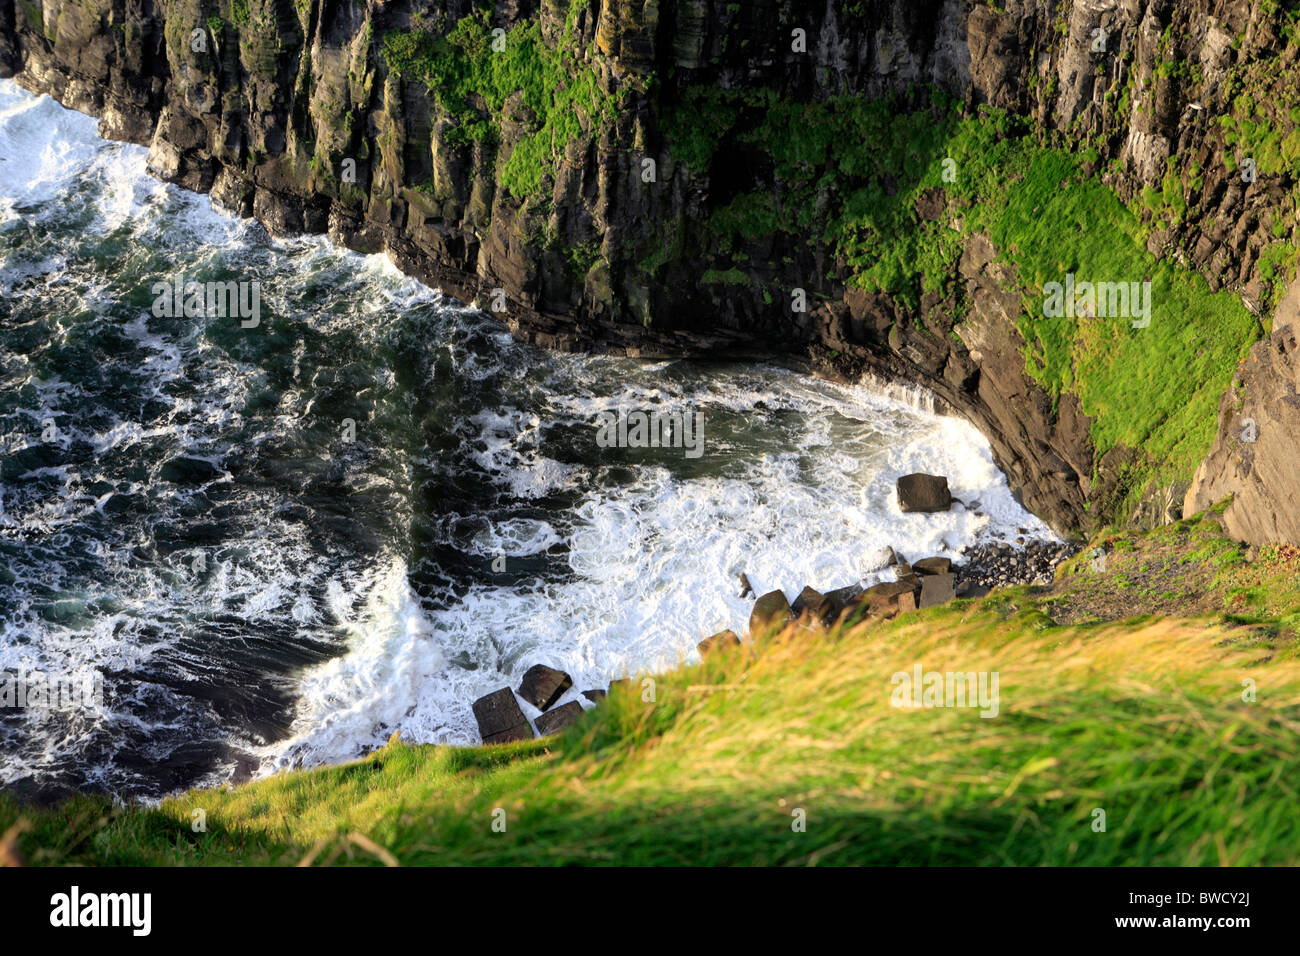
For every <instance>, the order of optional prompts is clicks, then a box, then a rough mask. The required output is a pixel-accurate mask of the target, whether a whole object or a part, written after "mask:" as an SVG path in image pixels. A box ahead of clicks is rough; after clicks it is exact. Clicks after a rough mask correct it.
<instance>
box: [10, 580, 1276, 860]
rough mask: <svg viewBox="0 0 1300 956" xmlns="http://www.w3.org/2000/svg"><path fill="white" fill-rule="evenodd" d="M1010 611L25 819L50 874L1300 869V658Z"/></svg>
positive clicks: (32, 854)
mask: <svg viewBox="0 0 1300 956" xmlns="http://www.w3.org/2000/svg"><path fill="white" fill-rule="evenodd" d="M1008 613H1010V612H1009V610H1008V604H1007V603H1006V602H999V601H991V602H987V603H986V605H984V606H973V605H970V604H964V603H963V604H958V605H954V606H951V607H949V608H944V609H936V610H933V611H928V612H922V613H920V614H913V615H906V616H905V617H903V618H901V619H900V620H898V621H896V622H892V623H888V624H875V625H867V626H865V627H862V626H860V627H857V628H855V629H853V630H851V631H849V632H845V633H834V634H830V635H815V634H813V633H811V632H807V631H794V632H791V633H788V634H786V635H784V636H781V637H779V638H771V639H765V640H762V641H760V642H759V644H757V645H755V646H754V647H753V648H749V647H747V648H744V649H742V650H739V651H734V652H728V653H722V654H718V655H716V656H714V657H712V658H710V659H709V660H708V661H707V662H706V663H705V664H703V665H701V666H697V667H691V668H685V669H682V670H680V671H677V672H674V673H671V674H665V675H659V676H657V677H655V678H653V681H654V683H653V686H652V685H641V686H637V685H634V687H633V688H632V689H631V690H616V691H615V693H613V694H612V695H611V696H610V698H609V699H608V700H607V701H606V702H605V703H603V704H602V705H601V706H600V707H598V708H597V709H596V710H595V711H593V712H589V713H588V714H587V715H586V717H585V718H584V719H583V720H582V721H581V722H580V723H579V724H578V725H577V726H576V727H574V728H573V729H572V730H571V731H570V732H568V733H567V734H565V735H564V736H562V737H559V738H551V739H550V740H547V741H535V742H532V743H528V744H518V745H511V746H506V747H498V748H473V749H456V748H446V747H431V746H430V747H415V746H407V745H403V744H400V743H396V744H392V745H390V746H389V747H387V748H385V749H384V750H382V751H379V752H378V753H376V754H375V755H373V756H372V757H371V758H369V759H367V760H363V761H359V762H356V763H352V764H348V765H345V766H340V767H330V768H324V769H320V770H315V771H310V772H305V773H288V774H283V775H280V776H277V777H274V778H271V779H268V780H263V781H259V782H257V783H254V784H251V785H247V786H242V787H237V788H234V789H222V790H213V791H200V792H194V793H189V794H186V795H184V796H181V797H178V798H175V799H172V800H168V801H165V802H164V803H163V804H162V805H161V806H160V807H158V808H156V809H113V808H112V807H111V806H110V805H109V804H108V803H107V802H105V801H101V800H90V799H82V800H78V801H74V802H72V803H70V804H67V805H65V806H63V807H62V808H60V809H58V810H56V811H53V812H43V811H36V810H32V809H30V808H29V809H27V810H25V811H21V812H20V811H19V810H18V809H17V808H15V807H14V806H12V805H9V804H3V805H0V831H2V830H3V829H6V828H8V827H9V826H10V825H11V824H12V823H14V821H15V820H17V819H18V818H19V817H20V816H21V817H23V818H24V820H25V822H26V825H28V826H30V827H31V829H30V830H28V831H27V832H24V833H22V834H19V835H18V836H17V845H18V847H19V848H20V850H21V851H22V852H23V853H24V854H25V855H26V856H27V858H28V860H29V862H31V863H95V864H126V863H161V864H221V863H225V864H229V863H279V864H296V863H299V862H300V861H304V860H306V861H307V862H310V863H313V864H322V863H358V864H362V863H364V864H376V865H381V864H384V863H400V864H403V865H412V864H445V863H451V864H519V863H523V864H560V863H620V864H680V863H698V864H795V865H802V864H808V863H821V864H850V863H853V864H939V863H944V864H1004V863H1005V864H1026V865H1038V864H1089V865H1115V864H1174V865H1179V864H1211V865H1222V864H1258V863H1296V862H1300V850H1298V848H1300V821H1297V818H1296V815H1295V813H1294V812H1293V800H1294V799H1295V797H1296V794H1297V789H1298V788H1300V761H1297V760H1296V759H1295V758H1296V751H1297V742H1298V741H1300V664H1297V663H1295V662H1277V661H1268V660H1266V658H1267V657H1269V652H1268V651H1267V650H1266V649H1262V648H1260V647H1259V646H1258V645H1257V644H1252V643H1248V642H1240V641H1238V640H1237V638H1238V636H1239V633H1240V632H1234V631H1233V630H1231V629H1229V628H1227V627H1225V626H1224V625H1222V624H1215V623H1212V622H1209V621H1143V620H1135V621H1130V622H1124V623H1117V624H1111V625H1107V626H1104V627H1093V628H1089V627H1082V628H1069V629H1059V628H1051V627H1048V626H1047V623H1046V619H1045V617H1044V616H1043V615H1042V614H1041V612H1038V611H1037V610H1032V609H1031V610H1027V611H1025V612H1021V613H1018V614H1011V616H1010V617H1008V616H1006V615H1007V614H1008ZM918 662H919V663H920V664H921V665H922V666H923V668H924V670H926V671H940V672H944V671H961V672H971V671H975V672H980V671H983V672H994V671H996V672H997V673H998V675H999V685H998V691H999V693H998V716H996V717H992V718H983V717H981V716H980V715H979V714H980V712H979V710H978V709H973V708H933V709H900V708H896V707H894V706H893V705H892V704H891V693H892V692H893V690H894V684H892V683H891V677H892V676H893V675H894V674H895V673H898V672H905V673H911V672H912V669H913V666H914V665H915V664H917V663H918ZM1243 681H1253V685H1251V684H1243ZM1250 687H1253V691H1254V696H1255V699H1254V701H1248V700H1244V699H1243V692H1244V691H1246V690H1247V689H1248V688H1250ZM651 690H653V698H654V700H653V701H650V700H648V699H645V698H648V697H650V696H651ZM195 810H203V811H205V813H206V824H207V832H206V833H196V832H194V831H193V829H192V826H191V824H192V820H193V812H194V811H195ZM494 811H504V814H502V813H500V812H497V813H496V816H495V819H497V820H498V821H500V820H502V819H504V823H505V829H504V832H497V831H495V830H494V829H493V821H494ZM798 811H802V815H803V816H805V817H806V831H805V832H797V830H796V828H795V827H794V825H793V824H795V822H796V820H797V819H798V818H799V816H800V815H801V814H800V813H799V812H798ZM1097 811H1104V813H1105V823H1106V829H1105V831H1104V832H1099V831H1097V830H1094V821H1097V820H1099V819H1100V817H1099V815H1098V814H1097Z"/></svg>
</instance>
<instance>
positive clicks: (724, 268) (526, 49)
mask: <svg viewBox="0 0 1300 956" xmlns="http://www.w3.org/2000/svg"><path fill="white" fill-rule="evenodd" d="M1284 8H1285V5H1284V4H1281V3H1279V2H1278V0H1268V2H1248V0H1188V2H1173V0H1079V2H1074V3H1062V2H1056V0H1007V2H1006V3H1005V4H1004V5H1003V6H1002V8H1001V9H997V8H995V6H994V5H992V4H987V3H974V2H961V0H849V2H829V0H828V2H820V0H807V2H806V0H752V2H749V3H745V4H740V3H725V2H717V0H500V2H497V3H496V4H495V5H493V4H490V3H486V4H485V3H478V2H473V0H15V2H14V3H13V4H12V5H9V4H6V5H5V7H4V8H3V9H2V10H0V71H3V72H7V73H16V74H17V75H18V77H19V80H20V82H22V83H23V84H24V85H26V86H28V87H29V88H31V89H34V90H38V91H43V92H48V93H50V94H51V95H52V96H54V97H56V98H57V99H59V100H60V101H61V102H63V103H65V104H66V105H69V106H72V107H74V108H77V109H80V110H83V111H86V112H90V113H93V114H95V115H98V116H100V117H101V118H102V122H101V130H102V132H103V134H104V135H106V136H109V137H113V138H118V139H124V140H129V141H132V142H136V143H142V144H146V145H148V146H149V147H150V158H149V162H150V165H151V168H152V169H153V170H154V171H155V172H156V173H157V174H158V175H159V176H160V177H162V178H164V179H167V180H169V181H173V182H176V183H179V184H181V185H183V186H186V187H188V188H191V189H197V190H205V191H210V192H211V193H212V195H213V197H214V198H215V199H217V200H218V201H220V202H221V203H223V204H225V205H226V206H228V207H230V208H232V209H233V210H235V211H237V212H239V213H241V214H244V215H255V216H256V217H257V218H258V219H260V220H261V221H262V222H263V223H265V224H266V226H267V227H268V228H269V229H270V230H271V231H272V232H278V233H285V232H296V231H304V230H305V231H311V232H324V231H328V232H329V234H330V235H331V236H332V237H333V238H334V239H335V240H336V241H338V242H340V243H344V244H346V245H348V246H351V247H353V248H356V249H360V250H364V251H375V250H379V249H386V250H388V251H389V253H390V254H391V255H392V256H393V258H394V260H395V261H396V262H397V263H398V264H399V265H400V266H401V267H403V268H404V269H406V270H408V271H410V272H412V273H414V274H417V275H419V276H420V277H421V278H424V279H425V280H427V281H429V282H431V283H434V284H437V285H440V286H442V287H443V288H445V289H447V290H448V291H449V292H451V293H452V294H455V295H457V296H459V297H461V298H463V299H466V300H477V301H478V302H479V303H480V304H482V305H483V306H484V307H485V308H492V309H493V310H494V311H498V312H500V313H501V314H502V316H503V318H504V319H505V321H506V322H507V323H508V324H509V326H510V328H511V330H512V331H513V332H514V333H515V334H516V335H517V336H518V337H520V338H522V339H525V340H528V341H531V342H535V343H538V344H542V345H546V346H550V347H555V348H563V349H593V350H609V351H617V352H623V353H626V354H630V355H646V356H652V355H681V354H686V355H726V356H753V355H770V354H772V353H778V354H784V355H789V356H803V357H806V358H807V359H809V360H810V361H811V362H812V363H813V364H814V365H816V366H818V367H820V368H823V369H828V370H834V371H838V372H841V373H846V374H852V373H856V372H858V371H860V370H864V369H871V370H874V371H876V372H878V373H880V374H883V375H886V376H889V377H892V378H903V379H906V380H909V381H913V382H917V383H919V384H923V385H925V386H927V387H929V388H930V389H932V390H933V391H934V392H935V393H936V394H937V395H938V396H939V397H940V398H941V399H942V400H944V401H945V402H946V403H947V404H948V405H949V406H951V407H952V408H953V409H955V410H957V411H959V412H960V413H962V414H964V415H966V416H967V417H969V418H970V419H971V420H972V421H974V422H975V423H976V424H977V425H978V426H979V427H981V428H982V429H983V431H984V432H985V434H987V435H988V436H989V438H990V441H991V442H992V444H993V447H994V451H995V454H996V456H997V459H998V461H999V463H1000V464H1001V465H1002V467H1003V468H1004V469H1006V470H1007V472H1008V473H1009V475H1010V477H1011V479H1012V481H1013V483H1014V485H1015V486H1016V487H1017V488H1018V489H1019V490H1020V492H1021V493H1022V496H1023V499H1024V501H1025V504H1026V505H1027V506H1028V507H1030V508H1031V509H1033V510H1034V511H1036V512H1037V513H1039V514H1041V515H1043V516H1045V517H1046V518H1048V519H1049V520H1051V521H1052V522H1053V523H1055V524H1056V525H1057V526H1058V527H1061V528H1068V527H1079V526H1084V527H1087V526H1090V525H1092V524H1094V523H1096V522H1097V521H1099V520H1109V519H1113V518H1116V517H1120V518H1125V517H1127V515H1125V514H1122V513H1120V509H1121V507H1127V504H1125V502H1127V503H1128V504H1131V502H1132V500H1133V496H1134V494H1135V493H1136V494H1139V495H1140V494H1141V493H1142V492H1143V491H1144V489H1142V488H1138V489H1137V491H1136V492H1135V491H1134V489H1133V488H1132V487H1130V485H1132V483H1133V482H1134V481H1135V480H1137V479H1135V478H1134V477H1133V476H1134V475H1139V476H1141V475H1143V474H1144V472H1142V471H1141V470H1140V469H1139V470H1136V471H1135V470H1134V462H1135V460H1137V459H1138V458H1140V457H1141V456H1142V454H1143V449H1142V448H1141V447H1135V444H1137V443H1129V444H1125V443H1124V442H1121V441H1117V440H1114V439H1112V438H1105V436H1104V435H1102V434H1101V432H1102V431H1104V429H1100V430H1099V428H1098V427H1097V416H1098V415H1101V414H1104V408H1103V407H1102V406H1103V405H1104V403H1103V402H1099V401H1098V400H1096V399H1092V398H1086V390H1084V389H1081V388H1077V387H1073V386H1071V385H1070V384H1069V382H1068V380H1067V381H1066V384H1065V385H1064V386H1053V385H1051V384H1050V383H1048V382H1047V381H1046V380H1045V378H1044V376H1043V375H1039V374H1033V372H1034V369H1033V368H1032V366H1031V365H1027V362H1026V354H1027V352H1032V351H1033V350H1034V349H1036V348H1038V347H1039V346H1040V344H1041V343H1039V342H1036V341H1027V340H1026V334H1027V333H1026V329H1027V328H1028V327H1027V326H1026V324H1025V322H1024V314H1025V311H1026V296H1027V294H1030V293H1033V292H1036V291H1037V289H1038V287H1039V286H1040V285H1041V280H1042V277H1041V276H1037V277H1033V276H1030V275H1028V272H1029V271H1031V270H1029V269H1027V268H1026V266H1025V263H1024V262H1018V260H1017V259H1016V253H1017V248H1016V246H1017V242H1016V241H1015V239H1014V238H1011V239H1007V238H1006V237H1003V240H1004V241H1003V242H1002V243H1001V247H1000V246H999V242H998V236H997V235H992V234H990V233H991V232H996V230H989V229H981V228H978V224H977V223H976V219H977V217H976V216H975V215H974V214H973V208H974V207H972V206H971V204H970V202H969V201H967V200H964V199H963V198H962V197H961V196H960V195H958V194H956V193H955V192H953V191H950V190H947V189H945V188H944V187H943V185H942V184H940V185H938V186H935V187H933V188H927V189H923V190H922V189H919V186H918V183H919V182H920V179H919V177H920V176H921V174H920V173H919V172H917V170H919V169H921V168H930V167H936V168H937V164H940V163H941V162H942V161H943V160H944V159H947V158H949V157H948V156H946V155H945V153H951V152H952V151H953V150H952V145H951V140H949V141H945V139H944V137H945V136H949V135H956V132H955V131H956V130H958V129H960V128H964V127H960V125H953V124H956V123H958V121H957V120H954V119H952V117H954V116H964V117H973V116H980V117H983V116H986V115H987V116H993V115H995V114H987V113H980V112H979V108H980V107H990V108H993V109H994V110H999V111H1006V112H1007V113H1008V114H1011V115H1013V116H1019V117H1025V118H1027V122H1026V123H1024V124H1023V125H1022V127H1021V128H1020V133H1019V135H1023V136H1027V137H1036V138H1037V139H1038V140H1040V141H1042V142H1043V143H1044V144H1046V145H1051V146H1052V147H1053V148H1056V149H1059V150H1063V151H1065V152H1067V153H1068V152H1070V151H1075V152H1078V153H1079V154H1080V155H1083V154H1084V153H1086V154H1087V161H1086V164H1085V172H1086V174H1087V175H1089V176H1092V177H1094V178H1095V179H1097V180H1104V183H1105V185H1106V187H1108V188H1109V189H1110V190H1111V191H1113V192H1114V193H1115V194H1116V195H1118V196H1119V198H1120V199H1121V200H1123V201H1125V202H1131V203H1132V205H1133V208H1134V209H1136V210H1138V213H1139V215H1140V217H1141V219H1142V222H1143V232H1142V235H1141V241H1142V242H1144V243H1145V245H1146V249H1147V250H1148V251H1149V252H1150V253H1151V254H1152V255H1154V256H1156V257H1158V258H1161V259H1168V260H1172V261H1176V262H1178V263H1179V264H1180V267H1182V268H1186V269H1189V270H1195V271H1197V272H1199V273H1201V274H1202V275H1203V276H1204V277H1205V279H1206V280H1207V281H1208V283H1209V287H1210V289H1211V290H1213V289H1218V288H1226V289H1229V290H1232V291H1233V292H1234V293H1235V294H1237V295H1239V296H1240V298H1241V300H1242V301H1244V302H1245V304H1246V305H1247V307H1249V308H1250V309H1251V310H1252V311H1254V312H1256V313H1261V314H1267V313H1268V312H1270V311H1271V309H1272V307H1273V305H1274V304H1275V303H1276V301H1277V297H1278V295H1279V292H1280V287H1281V285H1282V284H1283V283H1284V280H1285V279H1286V278H1287V275H1288V270H1289V269H1293V268H1294V249H1295V247H1296V246H1300V226H1298V225H1297V223H1296V204H1297V190H1296V172H1295V171H1296V168H1297V166H1298V165H1300V134H1298V133H1296V132H1295V130H1296V128H1297V126H1300V89H1298V88H1297V74H1300V42H1297V36H1296V34H1295V32H1293V31H1294V23H1295V20H1294V18H1293V17H1292V15H1291V14H1290V13H1288V12H1287V11H1286V10H1285V9H1284ZM937 96H947V97H950V98H951V102H950V103H949V104H948V105H946V106H945V105H943V104H942V103H940V101H939V100H938V99H936V97H937ZM1293 102H1294V104H1295V110H1294V111H1292V110H1291V109H1290V104H1292V103H1293ZM871 103H876V104H880V103H884V104H885V108H884V109H883V110H879V111H875V112H872V111H870V110H866V111H865V112H864V108H863V104H871ZM954 111H955V112H954ZM898 116H914V117H918V118H919V119H918V122H917V123H915V124H914V125H913V126H910V127H908V129H909V130H910V133H909V135H910V136H912V137H913V139H912V140H909V141H908V142H909V143H910V144H911V145H909V146H908V148H907V149H906V150H904V151H903V152H901V153H900V154H899V155H898V157H897V158H896V160H891V161H890V163H892V164H893V165H890V163H885V162H883V161H881V160H879V159H878V158H877V159H874V160H871V157H874V156H876V151H877V150H883V149H885V148H886V147H889V146H890V145H891V144H896V143H897V142H898V128H897V127H887V135H886V136H885V137H883V138H882V139H881V140H879V141H877V140H874V139H873V135H875V134H878V133H879V132H880V130H881V129H882V128H886V127H882V126H881V124H882V123H885V124H887V123H889V122H892V121H893V119H892V118H896V117H898ZM984 121H985V120H983V119H981V122H984ZM988 122H1002V120H988ZM828 124H829V125H828ZM945 124H947V125H945ZM830 128H833V129H834V130H836V132H835V133H834V135H832V136H831V137H830V140H831V141H830V142H826V141H818V142H812V141H811V140H809V139H807V138H806V137H805V133H807V132H808V131H809V130H815V129H823V130H825V129H830ZM935 131H937V132H935ZM945 131H947V132H945ZM932 133H933V135H932ZM940 134H941V135H940ZM823 140H825V137H823ZM863 157H867V159H868V160H871V161H870V162H868V161H866V160H863ZM1245 159H1249V160H1250V165H1249V168H1246V167H1243V161H1244V160H1245ZM978 161H979V160H978V157H976V156H974V154H971V159H970V160H968V161H967V162H968V163H977V162H978ZM873 163H874V165H873ZM955 165H956V164H955V163H954V166H955ZM948 181H949V180H948V179H947V178H944V180H943V183H946V182H948ZM846 183H847V184H850V185H851V186H853V189H850V188H849V186H846V185H845V184H846ZM1064 185H1065V182H1064V180H1063V181H1062V186H1064ZM914 187H916V190H917V191H916V192H915V195H916V198H915V200H914V201H913V200H912V199H911V198H910V197H911V196H912V195H913V193H912V192H908V191H907V190H909V189H913V188H914ZM900 195H906V196H908V197H909V198H908V206H907V208H905V209H903V210H902V211H901V213H900V212H899V210H898V209H896V208H895V207H896V206H897V198H898V197H899V196H900ZM891 203H892V205H891ZM863 204H865V206H864V205H863ZM1034 208H1035V209H1037V208H1038V207H1034ZM855 209H859V210H863V211H860V212H857V213H855V212H854V210H855ZM878 210H887V211H889V212H890V215H893V216H895V219H894V220H891V221H890V223H889V224H887V225H883V226H882V225H880V224H879V223H880V221H881V220H879V219H878V217H877V212H878ZM900 224H901V225H900ZM899 229H904V230H906V231H908V235H909V236H910V235H911V234H912V232H915V233H916V234H917V235H918V236H920V237H921V238H920V239H919V240H918V241H917V242H916V243H915V244H914V251H915V255H914V256H913V259H914V260H915V262H922V261H924V266H923V267H922V266H918V265H916V264H915V262H907V261H904V262H902V263H899V264H895V265H894V266H892V267H890V268H891V269H892V271H890V270H886V269H885V268H884V267H883V266H880V265H879V261H881V257H880V256H879V255H878V253H879V249H880V246H879V244H877V245H876V246H874V247H873V246H872V245H871V242H873V241H877V240H881V239H882V238H883V239H884V240H890V239H893V238H899V236H898V235H896V233H897V232H898V230H899ZM900 241H901V240H900ZM908 248H912V247H908ZM1288 250H1289V251H1288ZM931 259H933V261H931ZM936 263H937V265H936ZM1063 266H1064V267H1068V266H1069V263H1063ZM909 270H910V271H909ZM913 272H914V273H915V275H913V274H912V273H913ZM1139 278H1140V276H1139ZM1278 331H1279V332H1281V331H1282V329H1281V327H1279V330H1278ZM1234 334H1236V335H1238V336H1240V334H1241V333H1239V332H1238V333H1234ZM1036 335H1037V333H1031V334H1030V338H1031V339H1033V338H1035V337H1036ZM1275 337H1276V334H1275ZM1044 340H1046V339H1044ZM1248 344H1249V341H1242V342H1241V343H1240V345H1241V350H1242V351H1244V349H1245V348H1246V347H1247V346H1248ZM1044 347H1045V346H1044ZM1067 378H1068V377H1067ZM1206 387H1209V386H1206ZM1218 387H1221V385H1220V386H1218ZM1218 387H1216V391H1215V396H1216V397H1217V395H1218ZM1080 396H1085V398H1081V397H1080ZM1085 399H1086V400H1087V401H1089V402H1091V403H1092V405H1094V406H1096V407H1095V408H1094V407H1088V408H1085V407H1084V405H1085ZM1214 461H1217V459H1214V458H1212V459H1211V462H1214ZM1207 467H1211V468H1215V467H1217V468H1220V469H1222V468H1223V467H1227V466H1226V465H1224V464H1222V463H1220V464H1219V465H1207ZM1187 477H1190V475H1188V476H1187ZM1202 478H1203V479H1204V476H1202ZM1200 486H1201V487H1202V488H1206V489H1208V488H1218V487H1220V486H1219V485H1215V484H1214V483H1213V481H1206V480H1202V481H1201V482H1200ZM1292 486H1293V485H1292ZM1224 487H1226V486H1224ZM1205 493H1207V494H1208V493H1212V492H1209V491H1207V492H1205ZM1262 493H1263V494H1270V492H1268V491H1265V492H1262ZM1203 496H1204V495H1202V497H1203ZM1278 527H1279V529H1281V528H1283V527H1288V528H1289V530H1287V532H1286V533H1288V534H1292V535H1294V534H1295V530H1294V529H1295V527H1296V526H1295V524H1291V525H1289V526H1284V525H1279V526H1278Z"/></svg>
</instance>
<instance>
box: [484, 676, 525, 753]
mask: <svg viewBox="0 0 1300 956" xmlns="http://www.w3.org/2000/svg"><path fill="white" fill-rule="evenodd" d="M472 706H473V709H474V719H475V720H477V721H478V732H479V735H480V736H482V738H483V743H485V744H504V743H509V742H510V741H512V740H532V738H533V728H532V727H529V726H528V718H527V717H525V716H524V712H523V710H522V709H520V707H519V701H517V700H515V695H514V692H513V691H511V690H510V688H509V687H502V688H501V689H500V690H495V691H493V692H492V693H490V694H488V695H486V696H484V697H480V698H479V699H478V700H476V701H474V703H473V705H472Z"/></svg>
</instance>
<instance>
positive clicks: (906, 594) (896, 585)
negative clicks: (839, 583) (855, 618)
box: [854, 581, 916, 617]
mask: <svg viewBox="0 0 1300 956" xmlns="http://www.w3.org/2000/svg"><path fill="white" fill-rule="evenodd" d="M854 606H855V607H856V608H858V609H861V610H865V612H866V614H867V615H868V616H870V617H893V616H894V615H895V614H897V613H898V612H899V611H900V610H915V609H916V591H915V589H914V588H913V586H912V584H911V583H909V582H903V581H884V582H882V583H880V584H873V585H872V586H871V587H869V588H867V589H866V590H865V591H863V592H862V594H860V595H859V596H858V597H857V598H856V599H855V601H854Z"/></svg>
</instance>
